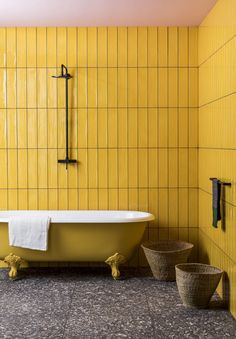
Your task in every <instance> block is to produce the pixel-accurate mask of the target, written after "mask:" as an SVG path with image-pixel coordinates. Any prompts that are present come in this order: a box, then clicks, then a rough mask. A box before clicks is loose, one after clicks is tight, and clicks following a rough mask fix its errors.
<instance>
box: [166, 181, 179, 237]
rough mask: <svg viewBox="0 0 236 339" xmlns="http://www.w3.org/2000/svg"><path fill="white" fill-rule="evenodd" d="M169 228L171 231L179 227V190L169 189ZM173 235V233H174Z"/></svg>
mask: <svg viewBox="0 0 236 339" xmlns="http://www.w3.org/2000/svg"><path fill="white" fill-rule="evenodd" d="M168 198H169V199H168V202H169V210H168V214H169V227H170V229H172V228H174V227H178V226H179V224H178V213H179V211H178V189H177V188H170V189H169V197H168ZM172 234H173V233H172Z"/></svg>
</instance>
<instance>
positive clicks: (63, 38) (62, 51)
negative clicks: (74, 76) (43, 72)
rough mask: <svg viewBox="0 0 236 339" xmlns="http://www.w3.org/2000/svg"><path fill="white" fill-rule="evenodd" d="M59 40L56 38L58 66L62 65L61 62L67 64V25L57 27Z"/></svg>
mask: <svg viewBox="0 0 236 339" xmlns="http://www.w3.org/2000/svg"><path fill="white" fill-rule="evenodd" d="M56 32H57V34H56V36H57V40H56V51H57V54H56V56H57V58H56V60H57V67H61V64H64V65H66V64H67V55H66V54H67V53H66V51H67V50H66V46H67V29H66V28H65V27H57V31H56Z"/></svg>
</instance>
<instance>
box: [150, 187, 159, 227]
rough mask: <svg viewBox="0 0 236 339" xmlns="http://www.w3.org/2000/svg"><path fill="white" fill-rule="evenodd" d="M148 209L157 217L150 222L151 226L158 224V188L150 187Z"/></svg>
mask: <svg viewBox="0 0 236 339" xmlns="http://www.w3.org/2000/svg"><path fill="white" fill-rule="evenodd" d="M148 211H149V212H150V213H152V214H153V215H154V217H155V220H153V221H151V222H150V226H151V227H157V226H158V219H157V215H158V189H157V188H149V190H148Z"/></svg>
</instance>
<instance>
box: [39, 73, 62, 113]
mask: <svg viewBox="0 0 236 339" xmlns="http://www.w3.org/2000/svg"><path fill="white" fill-rule="evenodd" d="M46 82H47V72H46V69H43V68H37V104H38V107H39V108H46V106H47V91H46V86H45V84H46ZM64 92H65V90H64ZM64 92H63V97H64ZM58 95H59V93H58ZM58 104H59V103H58ZM59 107H60V106H59Z"/></svg>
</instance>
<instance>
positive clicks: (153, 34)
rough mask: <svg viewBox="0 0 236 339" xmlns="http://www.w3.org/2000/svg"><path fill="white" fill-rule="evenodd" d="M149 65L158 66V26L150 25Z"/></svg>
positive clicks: (148, 32)
mask: <svg viewBox="0 0 236 339" xmlns="http://www.w3.org/2000/svg"><path fill="white" fill-rule="evenodd" d="M147 30H148V31H147V34H148V37H147V38H148V48H147V49H148V66H149V67H156V66H157V27H148V28H147Z"/></svg>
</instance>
